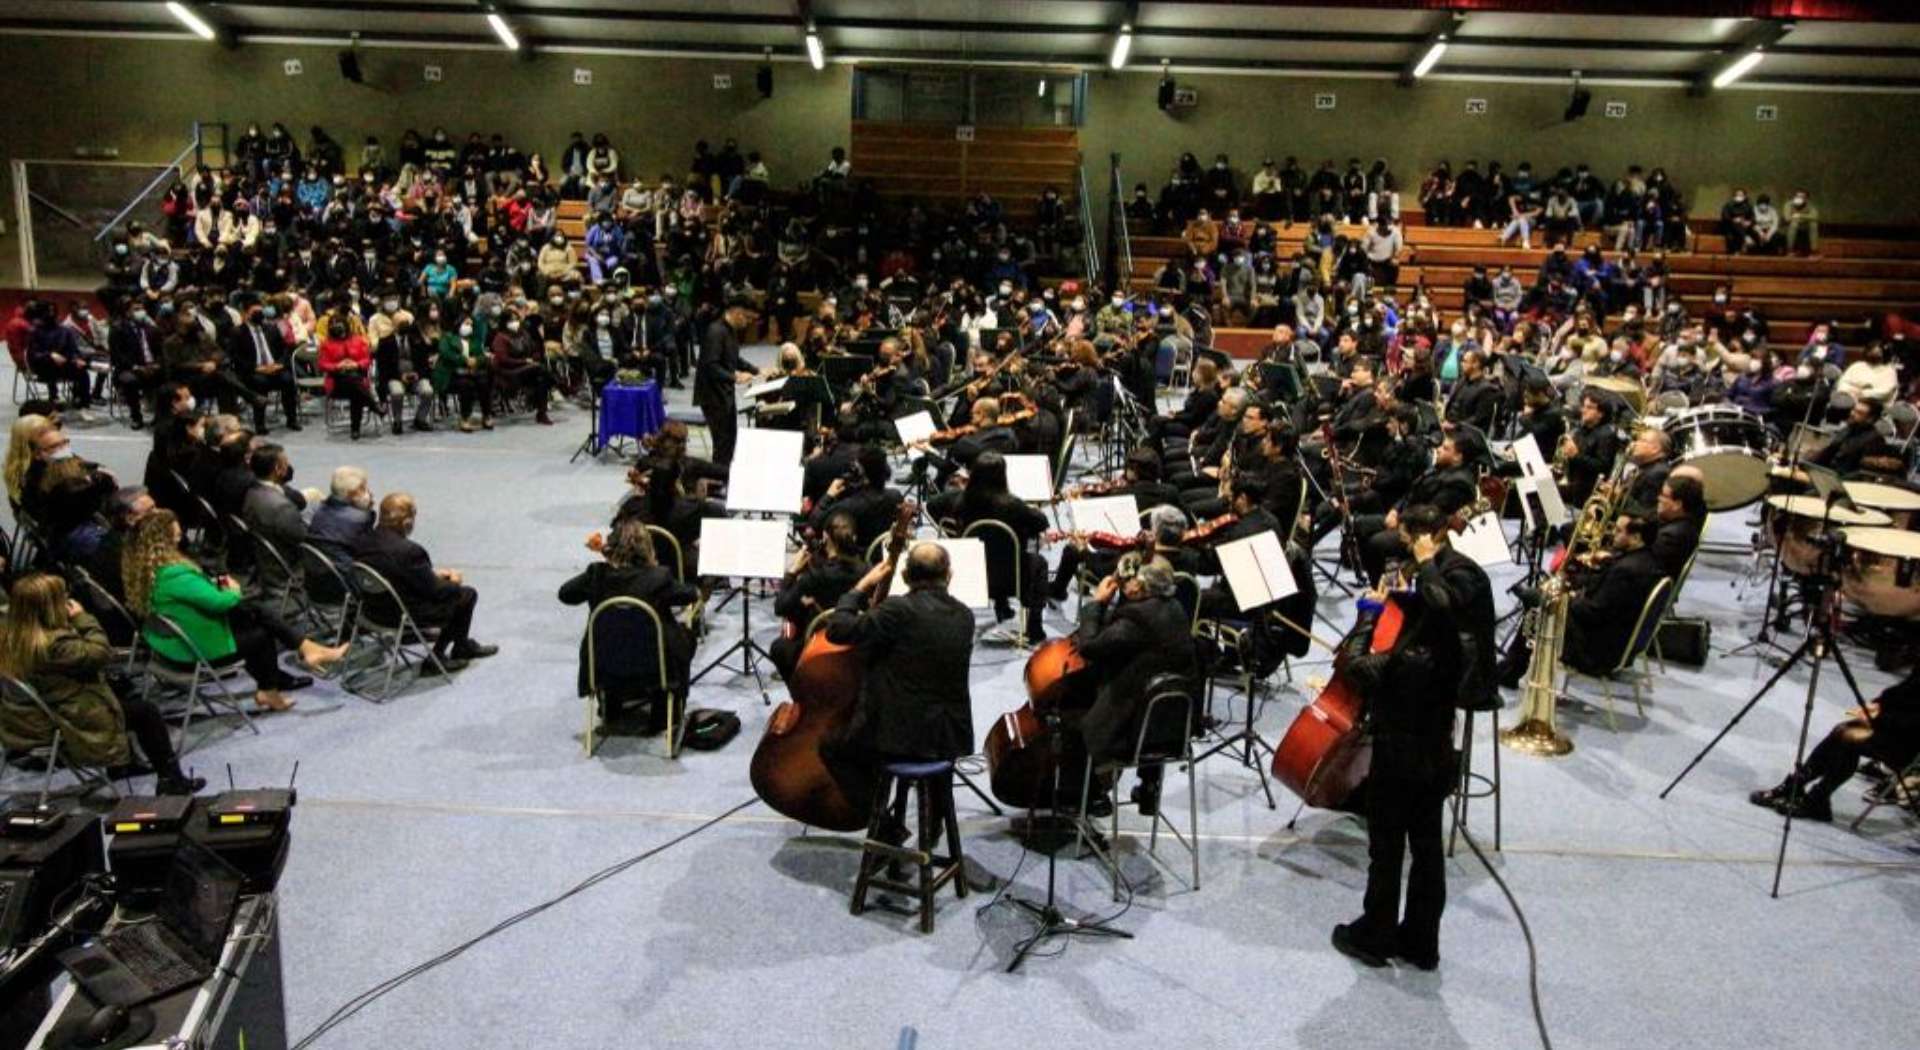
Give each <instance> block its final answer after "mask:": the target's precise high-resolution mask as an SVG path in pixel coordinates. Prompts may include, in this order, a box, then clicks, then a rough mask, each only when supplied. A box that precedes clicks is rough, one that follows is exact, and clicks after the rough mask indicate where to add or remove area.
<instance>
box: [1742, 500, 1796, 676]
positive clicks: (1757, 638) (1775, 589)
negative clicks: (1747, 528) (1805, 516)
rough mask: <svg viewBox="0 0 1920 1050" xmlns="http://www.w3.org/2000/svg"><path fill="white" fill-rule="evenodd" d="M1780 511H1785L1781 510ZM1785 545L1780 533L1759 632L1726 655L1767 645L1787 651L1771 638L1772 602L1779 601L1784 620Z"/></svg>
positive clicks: (1789, 526)
mask: <svg viewBox="0 0 1920 1050" xmlns="http://www.w3.org/2000/svg"><path fill="white" fill-rule="evenodd" d="M1782 513H1785V512H1784V511H1783V512H1782ZM1761 527H1762V528H1766V526H1765V525H1764V524H1762V526H1761ZM1787 528H1788V529H1791V528H1792V525H1791V524H1787ZM1786 546H1787V545H1786V537H1785V535H1782V536H1781V537H1780V538H1779V539H1776V540H1774V542H1773V564H1772V565H1771V566H1770V567H1769V568H1768V570H1767V607H1766V609H1765V610H1763V611H1762V613H1761V617H1760V630H1759V632H1758V633H1756V634H1755V635H1754V636H1753V640H1752V641H1750V642H1746V643H1744V644H1742V645H1737V646H1735V647H1733V648H1732V649H1729V650H1727V652H1726V655H1727V656H1738V655H1739V654H1741V653H1744V652H1746V651H1747V650H1748V649H1753V648H1756V647H1759V646H1767V647H1770V648H1773V649H1778V650H1780V651H1781V652H1786V651H1787V647H1786V646H1784V645H1781V644H1780V643H1779V642H1776V641H1774V640H1773V632H1774V617H1775V615H1776V614H1775V612H1774V603H1776V602H1779V606H1780V607H1779V613H1778V615H1779V617H1780V619H1781V622H1782V623H1784V622H1785V620H1786V613H1787V609H1786V603H1785V602H1784V601H1781V600H1780V560H1781V557H1782V555H1783V554H1784V553H1785V551H1786ZM1781 629H1782V630H1784V629H1785V628H1784V627H1782V628H1781Z"/></svg>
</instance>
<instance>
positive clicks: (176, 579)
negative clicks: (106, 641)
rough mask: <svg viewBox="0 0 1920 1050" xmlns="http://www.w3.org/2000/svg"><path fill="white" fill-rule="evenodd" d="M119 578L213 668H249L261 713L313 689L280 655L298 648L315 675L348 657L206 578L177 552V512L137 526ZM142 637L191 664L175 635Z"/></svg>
mask: <svg viewBox="0 0 1920 1050" xmlns="http://www.w3.org/2000/svg"><path fill="white" fill-rule="evenodd" d="M120 576H121V582H122V583H123V584H124V585H125V587H126V592H127V604H128V605H129V606H131V607H132V608H133V610H134V611H135V612H137V613H139V614H140V615H142V616H164V617H166V618H167V619H169V620H172V621H173V623H174V624H175V626H177V627H179V628H180V631H181V633H183V634H185V635H186V636H187V638H189V639H190V640H191V641H192V642H193V649H198V650H199V652H200V655H201V656H203V657H205V658H206V660H207V662H208V663H211V664H212V665H214V666H215V667H220V666H222V665H227V664H232V663H235V662H239V663H243V664H245V665H246V668H247V673H248V674H249V675H252V676H253V682H254V686H255V692H254V703H256V704H258V705H259V707H260V709H261V710H263V711H285V710H287V709H288V708H290V707H292V706H293V701H292V700H290V699H288V698H287V695H286V693H287V691H288V690H290V689H302V688H305V687H306V686H309V685H312V684H313V679H312V678H310V677H307V676H305V675H290V674H288V673H286V672H285V671H282V670H281V669H280V653H281V652H282V651H283V650H292V651H297V652H298V653H299V656H300V662H301V663H303V664H305V665H306V666H307V667H309V668H312V669H315V670H319V669H322V668H325V667H327V666H328V665H330V664H333V663H336V662H338V661H339V660H340V658H341V657H343V656H345V655H346V653H347V647H346V646H344V645H341V646H332V647H329V646H325V645H321V644H320V643H319V642H316V641H314V640H313V639H311V638H303V637H301V636H300V633H299V632H298V631H295V630H294V629H293V628H291V627H288V626H287V625H286V623H285V622H283V621H282V620H281V619H280V618H279V617H278V616H275V615H274V614H273V613H272V612H270V611H268V610H266V609H263V608H261V607H260V606H259V605H258V604H256V603H254V602H250V601H247V600H246V599H245V598H244V597H243V596H242V595H241V593H240V585H239V584H238V583H235V582H234V581H233V580H232V578H230V577H226V576H222V577H220V579H218V580H215V579H214V578H212V577H210V576H208V575H207V574H206V572H205V571H204V570H203V569H201V568H200V566H198V565H196V564H194V563H193V561H192V560H191V559H189V558H188V557H187V556H186V555H184V554H182V553H180V519H178V518H177V517H175V516H174V514H173V512H172V511H166V510H156V511H154V512H153V513H151V514H149V515H147V516H146V517H144V518H142V519H140V523H139V524H138V525H136V526H134V530H133V535H132V536H131V537H129V538H128V539H127V541H126V546H125V548H124V549H122V550H121V552H120ZM143 633H144V635H145V638H146V642H147V647H148V648H150V649H152V650H153V652H154V655H155V656H158V657H160V658H161V659H164V660H167V661H170V662H172V663H176V664H188V665H190V664H192V663H193V658H194V653H193V649H189V648H188V647H187V645H186V644H184V643H182V642H181V641H180V640H179V639H178V638H176V637H174V636H173V635H171V634H163V633H160V632H158V631H153V630H149V629H144V628H143Z"/></svg>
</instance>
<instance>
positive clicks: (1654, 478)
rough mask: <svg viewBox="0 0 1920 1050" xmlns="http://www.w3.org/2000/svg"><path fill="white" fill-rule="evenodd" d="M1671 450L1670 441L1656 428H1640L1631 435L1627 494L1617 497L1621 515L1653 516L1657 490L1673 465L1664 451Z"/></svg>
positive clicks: (1628, 450)
mask: <svg viewBox="0 0 1920 1050" xmlns="http://www.w3.org/2000/svg"><path fill="white" fill-rule="evenodd" d="M1672 447H1673V439H1672V438H1669V437H1668V436H1667V432H1666V431H1664V430H1660V429H1658V428H1656V427H1643V428H1642V429H1641V430H1640V432H1639V433H1637V434H1635V435H1633V440H1632V441H1630V442H1628V443H1627V473H1626V476H1625V479H1624V480H1625V484H1626V486H1627V491H1626V494H1625V495H1624V496H1623V497H1621V499H1622V502H1621V504H1620V509H1621V511H1622V512H1624V513H1627V514H1632V515H1633V516H1635V517H1640V518H1647V517H1652V516H1653V514H1654V510H1655V507H1656V505H1657V504H1658V503H1659V502H1660V488H1661V486H1663V485H1665V484H1666V483H1667V475H1668V474H1670V473H1672V471H1673V465H1672V464H1670V463H1668V462H1667V451H1668V449H1670V448H1672Z"/></svg>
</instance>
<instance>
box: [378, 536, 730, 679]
mask: <svg viewBox="0 0 1920 1050" xmlns="http://www.w3.org/2000/svg"><path fill="white" fill-rule="evenodd" d="M396 586H397V585H396ZM699 596H700V592H699V591H698V590H696V589H695V588H694V586H693V585H692V584H690V583H681V582H679V581H678V580H675V579H674V578H673V570H672V569H668V568H665V567H662V566H659V565H634V566H629V567H627V568H619V567H617V566H614V565H610V564H608V563H606V562H603V561H602V562H595V563H593V564H592V565H589V566H587V568H586V571H584V572H582V573H580V574H579V575H578V576H575V577H574V578H573V579H570V580H568V581H567V582H565V583H563V584H561V585H560V602H561V604H563V605H585V606H586V607H587V610H588V611H589V612H591V611H592V610H593V609H594V607H596V606H598V605H599V604H600V603H601V602H604V601H606V600H607V599H608V598H638V599H640V600H641V601H643V602H646V603H647V604H648V605H650V606H652V607H653V611H654V612H655V613H658V614H659V616H660V626H661V628H662V629H663V631H664V632H665V637H664V638H663V639H662V641H664V642H665V645H666V655H667V683H668V684H669V685H670V686H672V687H673V689H674V691H675V693H676V694H677V695H679V697H680V698H681V699H682V700H683V701H684V700H685V699H686V695H687V672H688V670H689V668H690V667H691V665H692V663H693V636H692V635H691V634H689V633H688V632H687V628H686V625H685V624H682V623H681V622H680V620H679V618H678V617H676V616H675V615H674V610H675V609H678V608H680V607H681V606H684V605H687V604H688V603H690V602H692V601H694V600H695V599H697V598H698V597H699ZM641 650H642V651H641V652H639V653H637V654H628V655H634V656H638V657H639V660H638V662H637V664H636V666H638V667H639V668H640V670H639V671H638V672H636V673H635V674H633V675H631V676H627V675H622V676H618V677H619V678H621V679H628V680H627V681H620V680H616V681H613V682H606V681H604V679H605V677H606V676H604V675H603V676H602V678H603V682H602V685H603V687H607V688H611V689H614V690H622V689H632V688H634V687H635V686H636V685H637V684H653V683H656V682H657V678H656V676H657V673H658V670H659V669H658V668H657V667H655V666H654V651H653V650H651V649H648V648H646V647H644V646H642V647H641ZM601 666H602V667H605V666H606V664H604V663H603V664H602V665H601ZM577 685H578V688H579V692H580V695H581V696H586V695H587V692H588V690H587V640H586V637H585V635H584V634H583V635H582V636H581V639H580V672H579V681H578V683H577Z"/></svg>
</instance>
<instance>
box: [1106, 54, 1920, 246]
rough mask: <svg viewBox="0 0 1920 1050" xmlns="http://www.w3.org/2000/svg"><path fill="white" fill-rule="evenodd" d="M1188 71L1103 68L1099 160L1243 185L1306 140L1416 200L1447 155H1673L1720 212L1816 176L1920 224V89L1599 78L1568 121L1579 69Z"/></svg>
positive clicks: (1134, 178) (1609, 162) (1557, 160)
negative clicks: (1568, 80)
mask: <svg viewBox="0 0 1920 1050" xmlns="http://www.w3.org/2000/svg"><path fill="white" fill-rule="evenodd" d="M1175 79H1176V80H1177V81H1178V82H1179V83H1180V84H1181V85H1183V86H1192V87H1194V88H1196V89H1197V90H1198V93H1199V104H1198V105H1197V106H1196V107H1194V108H1193V109H1190V110H1181V111H1175V112H1174V113H1172V114H1169V113H1163V112H1161V110H1160V109H1159V108H1158V106H1157V104H1156V97H1157V91H1158V86H1159V76H1158V75H1157V73H1127V74H1111V73H1108V74H1102V75H1097V76H1095V77H1094V78H1093V85H1092V89H1091V90H1090V91H1089V93H1088V94H1089V101H1088V106H1087V127H1086V128H1085V129H1084V130H1083V131H1082V133H1081V145H1082V149H1083V150H1084V151H1085V153H1086V156H1087V158H1088V160H1089V162H1090V163H1094V164H1104V162H1105V160H1106V158H1107V156H1108V154H1110V153H1113V152H1118V153H1119V154H1120V156H1121V173H1122V176H1123V177H1124V178H1125V179H1126V181H1127V185H1128V187H1129V189H1130V188H1131V186H1132V184H1133V183H1135V182H1146V183H1148V184H1149V185H1151V186H1152V187H1154V189H1155V190H1156V192H1157V190H1158V188H1159V186H1160V185H1161V183H1163V182H1164V181H1165V180H1166V177H1167V173H1168V172H1170V171H1171V170H1172V168H1173V165H1174V162H1175V161H1177V160H1178V159H1179V155H1180V153H1181V152H1182V151H1183V150H1191V151H1193V152H1194V153H1195V154H1196V155H1198V156H1199V157H1200V159H1201V162H1202V163H1211V161H1212V159H1213V154H1214V153H1218V152H1225V153H1227V154H1228V156H1229V157H1230V158H1231V159H1232V162H1233V164H1234V167H1235V168H1236V169H1237V170H1239V171H1240V172H1241V175H1242V179H1243V183H1242V184H1243V185H1244V180H1245V179H1247V178H1249V177H1250V176H1251V173H1252V172H1253V171H1255V170H1258V167H1259V164H1260V161H1261V160H1262V159H1263V158H1264V157H1265V156H1273V157H1274V158H1275V159H1276V160H1280V161H1282V162H1283V163H1284V161H1285V158H1286V157H1287V156H1288V155H1293V156H1297V157H1299V158H1300V163H1301V164H1302V165H1304V166H1308V167H1309V168H1311V167H1312V166H1315V165H1317V164H1318V163H1319V162H1320V161H1321V160H1322V159H1326V158H1332V159H1333V160H1334V161H1335V162H1336V163H1337V165H1338V166H1339V167H1340V168H1341V169H1342V170H1344V169H1345V166H1346V162H1347V159H1348V158H1349V157H1359V158H1360V159H1361V161H1362V162H1363V163H1364V164H1371V163H1372V162H1373V159H1374V158H1375V157H1385V158H1386V160H1387V162H1388V164H1389V165H1390V166H1391V167H1392V168H1393V170H1394V171H1395V172H1396V173H1397V174H1398V175H1399V177H1400V183H1401V187H1402V190H1403V191H1408V195H1407V196H1405V197H1403V198H1402V202H1401V203H1402V206H1403V207H1411V206H1414V205H1415V196H1414V194H1413V193H1412V192H1411V191H1417V190H1418V188H1419V182H1420V179H1421V178H1422V177H1423V176H1424V174H1425V172H1426V171H1427V170H1429V169H1430V168H1431V166H1432V165H1433V164H1434V163H1435V162H1436V161H1438V160H1440V159H1442V158H1445V159H1448V160H1451V161H1452V162H1453V165H1454V169H1455V170H1456V171H1457V170H1459V168H1460V167H1461V165H1462V163H1463V162H1464V161H1466V160H1467V159H1468V158H1475V159H1478V160H1479V161H1480V165H1481V169H1482V170H1485V168H1486V164H1487V161H1488V160H1489V159H1494V160H1499V161H1500V162H1501V163H1502V164H1503V165H1504V166H1505V167H1506V168H1507V169H1508V170H1509V171H1511V170H1512V169H1513V168H1514V167H1515V166H1516V165H1517V164H1518V163H1519V162H1520V161H1522V160H1529V161H1532V162H1533V167H1534V171H1535V172H1536V174H1540V173H1542V169H1545V172H1544V173H1546V174H1551V173H1552V172H1553V171H1554V170H1555V169H1557V168H1558V167H1559V166H1560V165H1562V164H1574V163H1578V162H1580V161H1586V162H1587V163H1588V164H1590V165H1592V167H1593V170H1594V171H1595V172H1596V173H1598V174H1599V175H1601V176H1602V177H1603V178H1607V179H1611V178H1613V177H1614V176H1615V175H1616V174H1618V173H1620V172H1623V171H1624V170H1625V168H1626V166H1627V165H1628V164H1632V163H1639V164H1641V165H1643V166H1646V167H1649V168H1650V167H1653V166H1655V165H1661V166H1664V167H1665V168H1666V169H1667V174H1668V176H1669V177H1670V178H1672V179H1673V180H1674V181H1675V182H1676V183H1677V184H1678V185H1679V186H1680V188H1681V190H1682V192H1683V193H1685V194H1686V196H1687V199H1688V201H1689V203H1690V206H1692V207H1693V209H1694V211H1695V213H1696V214H1705V213H1708V212H1715V213H1717V212H1718V210H1719V207H1720V204H1721V203H1722V202H1723V201H1724V200H1725V199H1726V195H1727V193H1728V190H1729V188H1730V187H1731V186H1733V185H1736V184H1738V185H1744V186H1747V187H1749V188H1750V189H1751V190H1752V191H1753V192H1754V193H1760V192H1766V191H1771V192H1772V193H1773V195H1774V200H1775V201H1776V202H1778V201H1780V200H1781V199H1782V196H1783V193H1784V192H1786V191H1788V190H1789V189H1790V187H1793V186H1805V187H1807V189H1808V190H1810V191H1811V192H1812V194H1813V196H1814V200H1815V202H1816V203H1817V204H1818V205H1819V206H1820V210H1821V214H1822V216H1823V217H1824V218H1826V219H1828V220H1830V221H1840V222H1893V223H1910V224H1920V194H1916V193H1915V192H1914V190H1913V187H1912V185H1911V183H1910V180H1909V179H1908V178H1907V177H1906V175H1905V170H1906V169H1907V168H1908V167H1909V165H1906V164H1904V163H1902V162H1901V161H1899V160H1898V159H1896V158H1898V157H1900V156H1904V155H1905V154H1906V152H1907V148H1908V147H1909V146H1910V145H1911V143H1912V141H1913V139H1914V137H1915V135H1917V134H1920V95H1900V94H1866V93H1839V92H1820V91H1758V90H1756V91H1745V90H1729V91H1721V92H1713V93H1711V94H1709V95H1708V96H1707V97H1704V98H1689V97H1688V96H1687V94H1686V92H1685V91H1684V90H1681V89H1679V88H1657V89H1656V88H1619V87H1606V86H1598V85H1590V89H1591V90H1592V92H1593V104H1592V107H1591V108H1590V109H1589V111H1588V113H1587V116H1586V117H1585V118H1583V119H1581V120H1580V121H1577V122H1575V123H1571V124H1568V123H1565V122H1563V120H1562V119H1561V117H1562V114H1563V111H1564V110H1565V108H1566V103H1567V96H1568V93H1569V88H1568V87H1567V86H1565V85H1551V84H1513V83H1461V82H1456V81H1442V80H1428V81H1423V82H1421V83H1419V84H1417V85H1416V86H1414V87H1411V88H1401V87H1399V86H1398V85H1396V84H1394V83H1393V82H1391V81H1383V80H1361V79H1341V78H1334V77H1256V76H1176V78H1175ZM1323 92H1331V93H1333V94H1334V95H1335V98H1336V104H1335V108H1334V109H1332V110H1330V111H1329V110H1316V109H1314V104H1313V97H1314V95H1315V94H1318V93H1323ZM1469 98H1477V99H1485V100H1486V102H1487V112H1486V115H1484V116H1469V115H1467V113H1466V102H1467V99H1469ZM1610 100H1619V101H1624V102H1626V103H1627V116H1626V117H1625V118H1624V119H1609V118H1608V117H1606V116H1604V115H1603V114H1604V109H1605V104H1606V102H1608V101H1610ZM1760 105H1772V106H1776V107H1778V111H1779V119H1778V120H1776V121H1773V122H1770V123H1762V122H1759V121H1757V120H1755V119H1754V110H1755V107H1757V106H1760ZM1102 180H1103V181H1102V185H1104V175H1103V176H1102ZM1092 181H1093V180H1092V178H1091V174H1090V177H1089V183H1091V182H1092Z"/></svg>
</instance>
